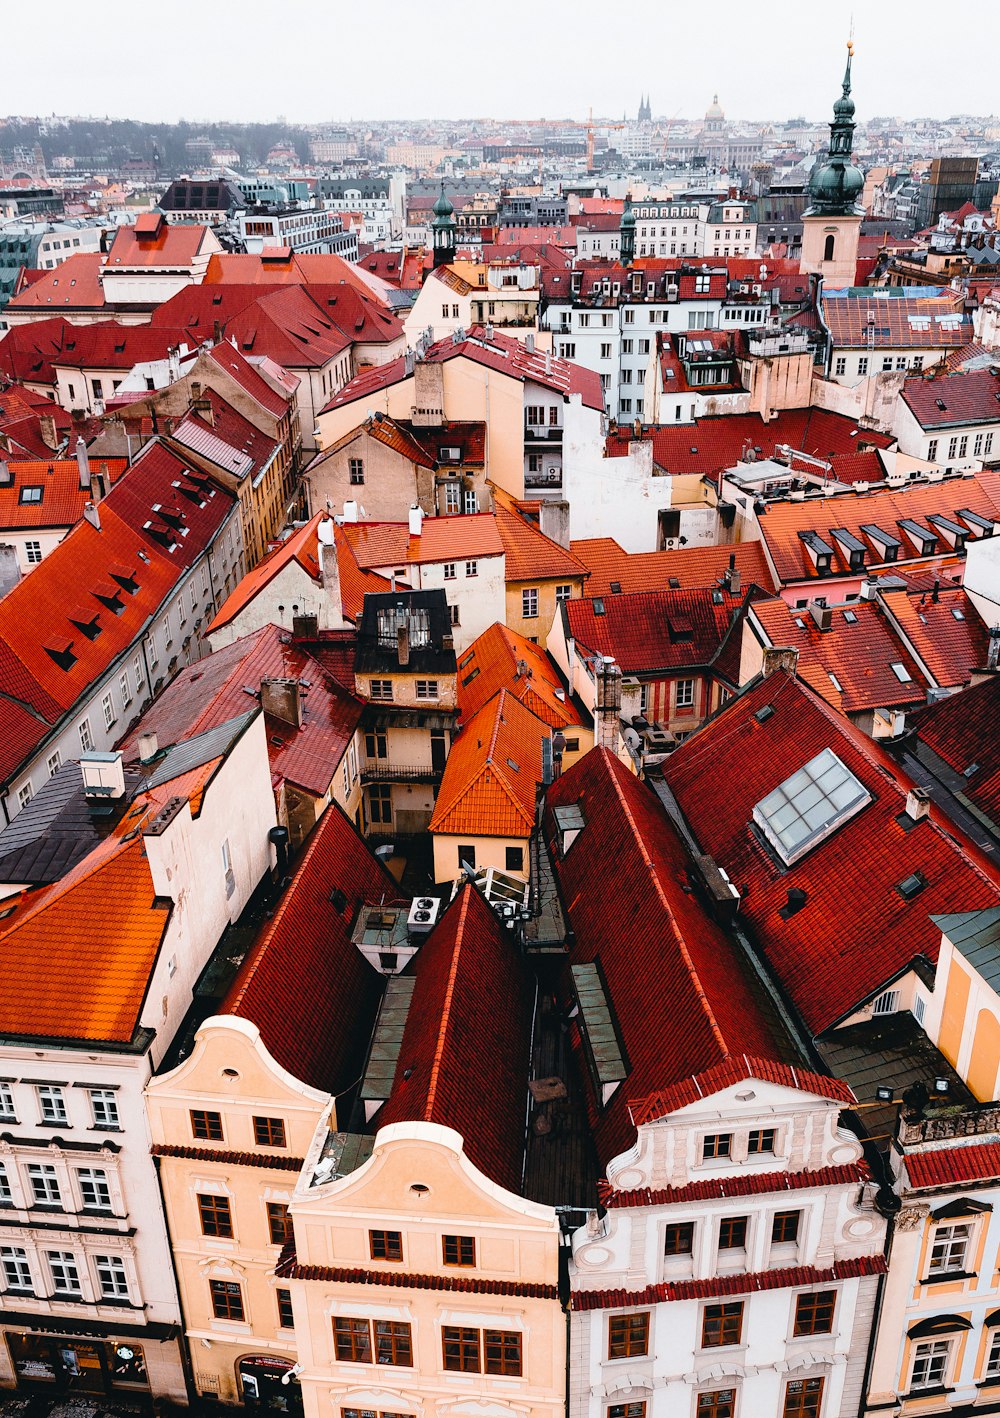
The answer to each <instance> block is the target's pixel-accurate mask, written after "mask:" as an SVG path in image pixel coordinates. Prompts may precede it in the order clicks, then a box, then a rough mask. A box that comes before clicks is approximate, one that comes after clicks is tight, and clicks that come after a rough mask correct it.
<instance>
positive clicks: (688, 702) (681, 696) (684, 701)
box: [674, 679, 694, 709]
mask: <svg viewBox="0 0 1000 1418" xmlns="http://www.w3.org/2000/svg"><path fill="white" fill-rule="evenodd" d="M674 703H675V705H676V706H677V708H678V709H691V708H693V707H694V680H693V679H679V680H678V681H677V686H676V692H675V698H674Z"/></svg>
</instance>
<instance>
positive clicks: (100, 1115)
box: [87, 1088, 118, 1128]
mask: <svg viewBox="0 0 1000 1418" xmlns="http://www.w3.org/2000/svg"><path fill="white" fill-rule="evenodd" d="M87 1093H88V1095H89V1097H90V1111H91V1116H92V1117H93V1120H94V1127H97V1128H116V1127H118V1102H117V1099H116V1098H115V1093H114V1089H113V1088H88V1089H87Z"/></svg>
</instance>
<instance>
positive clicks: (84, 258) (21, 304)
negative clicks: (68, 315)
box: [7, 251, 104, 311]
mask: <svg viewBox="0 0 1000 1418" xmlns="http://www.w3.org/2000/svg"><path fill="white" fill-rule="evenodd" d="M103 264H104V257H103V255H102V254H101V253H100V252H99V251H81V252H79V253H78V254H77V255H76V256H70V257H68V258H67V259H66V260H65V261H64V262H63V263H62V265H61V266H57V267H56V268H55V270H54V271H46V272H45V274H44V275H43V276H42V278H41V279H40V280H38V281H35V283H34V284H33V285H30V286H28V288H27V289H26V290H23V291H21V292H20V294H19V295H15V296H14V297H13V299H12V300H10V301H8V303H7V309H8V310H13V311H18V310H37V309H39V308H43V309H47V310H53V311H58V310H62V309H69V310H72V309H74V308H75V307H81V308H86V309H88V310H89V309H93V308H95V307H96V308H100V309H103V307H104V287H103V286H102V285H101V280H100V271H101V267H102V265H103Z"/></svg>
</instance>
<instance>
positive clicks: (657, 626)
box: [561, 587, 746, 674]
mask: <svg viewBox="0 0 1000 1418" xmlns="http://www.w3.org/2000/svg"><path fill="white" fill-rule="evenodd" d="M745 589H746V588H744V589H743V590H741V591H739V592H737V593H733V592H731V591H727V590H724V589H721V588H720V589H716V590H711V589H709V588H707V587H697V588H695V589H693V590H690V591H684V590H680V589H677V590H667V591H639V592H635V593H634V594H632V595H625V594H624V593H623V594H622V595H620V596H619V595H615V594H612V595H609V596H605V597H603V598H595V597H585V598H583V599H578V600H571V601H564V602H563V604H562V606H561V612H562V615H563V621H564V624H565V625H566V626H567V628H568V634H569V635H571V636H572V637H573V639H574V640H575V641H576V642H577V645H578V646H579V648H580V650H581V651H583V652H584V653H586V654H590V655H593V654H601V655H610V656H611V657H612V659H614V660H616V661H617V662H618V664H619V666H620V667H621V670H622V672H623V673H624V674H638V673H646V672H649V671H652V670H674V669H684V668H687V667H689V666H693V665H710V664H712V663H713V661H714V660H715V659H716V657H717V656H718V654H719V651H720V649H721V648H722V646H723V644H724V643H725V640H726V637H727V636H728V635H729V634H730V631H731V629H732V626H733V624H734V617H735V616H737V615H738V614H739V612H740V611H741V610H742V608H743V605H744V601H745ZM602 608H603V609H602Z"/></svg>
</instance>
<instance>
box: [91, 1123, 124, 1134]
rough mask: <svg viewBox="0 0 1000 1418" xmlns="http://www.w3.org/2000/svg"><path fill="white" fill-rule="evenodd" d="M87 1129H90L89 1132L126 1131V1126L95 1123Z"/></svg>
mask: <svg viewBox="0 0 1000 1418" xmlns="http://www.w3.org/2000/svg"><path fill="white" fill-rule="evenodd" d="M87 1131H88V1132H124V1131H125V1129H124V1128H121V1127H116V1126H115V1125H114V1123H93V1124H92V1125H91V1126H90V1127H89V1128H88V1129H87Z"/></svg>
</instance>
